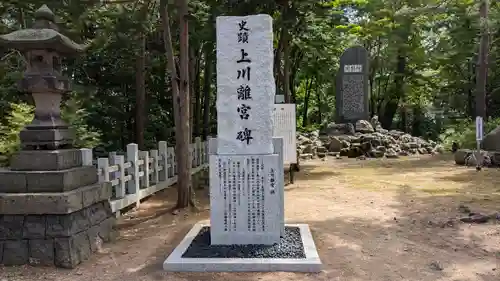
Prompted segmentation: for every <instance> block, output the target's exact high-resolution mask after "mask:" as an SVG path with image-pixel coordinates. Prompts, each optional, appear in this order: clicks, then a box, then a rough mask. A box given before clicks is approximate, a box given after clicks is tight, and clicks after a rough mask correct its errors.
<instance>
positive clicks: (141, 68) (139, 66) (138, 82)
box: [135, 29, 146, 150]
mask: <svg viewBox="0 0 500 281" xmlns="http://www.w3.org/2000/svg"><path fill="white" fill-rule="evenodd" d="M139 40H140V43H139V44H140V46H139V52H138V53H137V57H136V72H135V91H136V100H135V142H136V143H137V146H138V147H139V149H140V150H145V147H144V127H145V123H146V118H145V117H146V89H145V88H146V83H145V82H146V81H145V79H146V38H145V36H144V33H143V31H142V29H141V31H140V34H139Z"/></svg>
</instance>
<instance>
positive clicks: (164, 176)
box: [158, 141, 169, 181]
mask: <svg viewBox="0 0 500 281" xmlns="http://www.w3.org/2000/svg"><path fill="white" fill-rule="evenodd" d="M158 150H159V154H160V155H159V157H160V160H161V163H162V164H163V170H162V172H161V173H160V178H159V180H160V181H166V180H168V169H169V166H168V150H167V142H166V141H160V142H159V143H158Z"/></svg>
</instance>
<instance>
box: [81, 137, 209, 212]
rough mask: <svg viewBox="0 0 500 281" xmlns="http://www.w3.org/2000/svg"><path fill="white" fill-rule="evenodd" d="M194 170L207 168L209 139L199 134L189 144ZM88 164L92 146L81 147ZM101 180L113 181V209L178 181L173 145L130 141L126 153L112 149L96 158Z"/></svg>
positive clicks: (132, 202)
mask: <svg viewBox="0 0 500 281" xmlns="http://www.w3.org/2000/svg"><path fill="white" fill-rule="evenodd" d="M190 151H191V159H192V169H191V174H195V173H198V172H199V171H201V170H203V169H205V168H208V142H202V141H201V139H200V138H196V139H195V142H194V143H193V144H191V145H190ZM82 157H83V162H84V164H85V165H92V164H93V162H92V150H91V149H82ZM97 174H98V175H99V182H111V185H112V188H113V196H112V198H111V200H110V203H111V208H112V210H113V212H114V213H116V214H117V216H118V215H120V211H121V210H122V209H124V208H126V207H128V206H130V205H132V204H135V205H136V206H138V205H139V204H140V200H141V199H143V198H145V197H147V196H149V195H151V194H153V193H155V192H158V191H160V190H162V189H165V188H167V187H169V186H171V185H173V184H174V183H176V182H177V161H176V156H175V153H174V147H168V146H167V142H165V141H160V142H159V143H158V149H154V150H150V151H139V150H138V146H137V144H135V143H131V144H128V145H127V151H126V152H125V155H118V154H117V153H116V152H111V153H109V157H108V158H99V159H97Z"/></svg>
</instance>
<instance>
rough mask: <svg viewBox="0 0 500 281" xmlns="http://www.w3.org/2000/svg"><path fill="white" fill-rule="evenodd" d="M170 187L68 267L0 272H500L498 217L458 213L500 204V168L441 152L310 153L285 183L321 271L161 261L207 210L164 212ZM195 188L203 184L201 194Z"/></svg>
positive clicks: (365, 276)
mask: <svg viewBox="0 0 500 281" xmlns="http://www.w3.org/2000/svg"><path fill="white" fill-rule="evenodd" d="M174 192H175V191H174V190H169V191H167V192H164V193H162V194H159V195H156V196H155V197H154V198H151V199H150V200H148V202H146V203H145V204H143V205H142V207H141V209H140V210H139V211H138V212H135V213H132V214H130V215H128V216H127V217H126V219H125V220H123V221H122V222H121V225H120V232H121V237H120V239H119V240H118V241H117V242H116V243H114V244H112V245H107V247H108V248H105V249H103V251H102V253H101V254H99V255H96V256H95V257H94V258H92V260H90V261H87V262H86V263H85V264H83V265H82V266H81V267H80V268H78V269H75V270H71V271H69V270H54V269H48V268H46V269H43V268H42V269H40V268H31V267H22V268H0V280H1V281H4V280H9V281H14V280H26V281H28V280H29V281H37V280H57V281H70V280H71V281H84V280H85V281H90V280H92V281H94V280H95V281H142V280H144V281H153V280H166V281H205V280H232V281H237V280H238V281H240V280H241V281H253V280H262V281H267V280H269V281H271V280H273V281H274V280H297V281H298V280H300V281H312V280H325V281H326V280H328V281H333V280H342V281H354V280H356V281H357V280H360V281H361V280H363V281H365V280H367V281H368V280H370V281H372V280H373V281H400V280H415V281H427V280H428V281H442V280H443V281H444V280H450V281H466V280H484V281H490V280H491V281H493V280H495V281H498V280H500V223H498V222H496V223H487V224H484V225H469V224H463V223H459V222H458V223H457V222H456V220H454V219H456V218H458V217H460V216H463V214H460V213H459V211H458V206H459V205H460V204H465V205H467V206H468V207H470V208H471V209H472V210H473V211H479V212H485V213H488V212H493V211H494V210H495V208H496V211H500V204H499V203H500V170H485V171H482V172H480V173H477V172H476V171H475V170H474V169H467V168H464V167H456V166H454V165H453V164H452V162H451V161H449V159H448V158H447V157H443V156H440V157H425V158H420V159H418V158H411V159H404V160H392V161H390V160H366V161H361V160H334V159H329V160H327V161H319V160H313V161H309V162H307V163H305V164H304V165H303V171H301V172H300V173H299V175H298V176H297V181H296V183H295V184H294V185H289V186H287V187H286V205H285V209H286V218H287V221H288V222H307V223H309V224H310V226H311V229H312V231H313V236H314V238H315V241H316V245H317V247H318V250H319V254H320V257H321V259H322V261H323V264H324V270H323V272H321V273H319V274H296V273H295V274H294V273H253V274H249V273H240V274H230V273H224V274H210V273H200V274H187V273H167V272H163V271H162V262H163V260H164V259H165V258H166V256H167V255H168V254H169V253H170V252H171V251H172V249H173V248H174V247H175V246H176V245H177V244H178V242H180V240H181V239H182V237H183V235H184V234H185V233H186V232H187V231H188V230H189V228H190V227H191V226H192V225H193V223H194V222H197V221H200V220H206V219H207V218H208V210H207V204H208V201H207V199H206V198H207V196H206V192H198V193H199V194H198V195H199V197H200V198H201V205H202V206H203V208H205V211H203V212H201V213H198V214H188V215H186V214H179V215H177V216H173V215H171V214H170V213H169V212H168V208H170V207H171V206H172V204H173V202H171V201H170V200H172V199H173V198H175V194H174ZM201 193H203V194H201Z"/></svg>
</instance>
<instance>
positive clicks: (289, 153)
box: [273, 104, 297, 164]
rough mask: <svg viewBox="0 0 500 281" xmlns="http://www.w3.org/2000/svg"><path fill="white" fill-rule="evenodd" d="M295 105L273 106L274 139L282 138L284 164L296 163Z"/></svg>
mask: <svg viewBox="0 0 500 281" xmlns="http://www.w3.org/2000/svg"><path fill="white" fill-rule="evenodd" d="M295 114H296V112H295V104H275V105H274V114H273V123H274V125H273V126H274V130H273V135H274V137H281V138H283V159H284V164H292V163H297V144H296V141H297V137H296V125H297V124H296V118H295Z"/></svg>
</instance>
